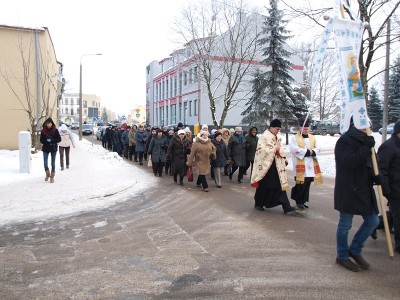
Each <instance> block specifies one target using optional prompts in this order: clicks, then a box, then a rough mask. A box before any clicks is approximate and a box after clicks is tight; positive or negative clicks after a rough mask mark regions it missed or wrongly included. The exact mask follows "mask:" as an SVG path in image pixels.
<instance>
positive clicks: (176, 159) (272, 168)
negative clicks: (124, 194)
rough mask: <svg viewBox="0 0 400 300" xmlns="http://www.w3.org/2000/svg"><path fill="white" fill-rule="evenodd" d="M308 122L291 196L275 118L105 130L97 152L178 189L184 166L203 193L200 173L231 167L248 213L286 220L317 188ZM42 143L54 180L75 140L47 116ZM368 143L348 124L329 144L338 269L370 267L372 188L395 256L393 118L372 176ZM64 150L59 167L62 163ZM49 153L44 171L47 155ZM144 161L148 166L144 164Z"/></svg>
mask: <svg viewBox="0 0 400 300" xmlns="http://www.w3.org/2000/svg"><path fill="white" fill-rule="evenodd" d="M309 125H310V122H309V120H307V119H303V120H300V121H299V131H298V133H297V134H295V135H293V136H292V137H291V139H290V153H291V156H292V164H293V176H294V182H295V185H294V186H293V187H292V188H291V191H290V198H291V199H293V200H294V201H295V202H296V206H291V204H290V202H289V198H288V195H287V190H289V180H288V175H287V172H286V166H287V165H288V159H287V157H286V154H285V151H284V149H283V146H282V141H281V139H280V137H279V135H278V133H279V132H280V129H281V121H280V120H278V119H274V120H272V121H271V122H270V125H269V127H268V129H267V130H265V131H264V132H263V133H262V134H260V135H258V130H257V128H256V127H252V128H250V129H249V131H248V133H244V132H243V129H242V128H241V127H236V128H234V129H226V128H224V129H222V130H215V129H214V130H212V131H211V132H209V130H208V126H207V125H203V127H202V128H201V130H200V132H199V133H198V134H197V135H196V136H193V134H192V132H191V131H190V129H189V128H184V126H183V124H182V123H179V124H178V126H177V128H175V130H169V129H168V128H166V127H163V128H156V127H151V126H147V127H146V128H145V127H144V126H143V125H139V126H136V125H133V126H132V127H131V126H122V127H120V128H118V127H116V126H115V127H111V128H107V129H106V130H105V131H104V132H103V133H102V137H101V138H102V144H103V147H104V148H106V149H109V150H111V151H115V152H118V154H119V155H121V156H123V157H125V158H126V159H129V160H130V161H134V162H138V163H139V164H140V165H143V162H144V161H147V163H148V164H150V165H151V166H152V171H153V173H154V175H155V176H159V177H162V176H163V174H164V173H165V174H166V175H170V176H173V181H174V182H175V183H177V184H180V185H183V184H184V183H183V180H184V177H185V176H186V175H187V172H188V169H190V168H193V167H195V170H196V173H197V175H198V176H197V180H196V185H197V186H198V187H202V189H203V191H204V192H208V191H209V186H208V182H207V175H209V174H211V178H212V179H213V180H214V181H215V184H216V186H217V187H218V188H221V187H222V180H221V176H222V175H226V176H228V177H229V179H230V180H232V179H233V175H234V173H235V172H236V171H237V170H238V175H237V182H238V183H239V184H240V183H243V176H244V175H245V174H247V172H250V178H251V180H250V184H251V186H253V187H255V188H256V190H255V195H254V199H255V205H254V207H255V209H257V210H259V211H264V210H265V208H272V207H276V206H282V209H283V212H284V214H286V215H296V214H302V213H303V212H304V211H305V210H306V209H307V208H308V207H309V198H310V197H309V196H310V187H311V183H312V182H314V183H315V184H322V183H323V178H322V174H321V169H320V166H319V163H318V155H319V153H320V148H319V145H317V141H316V139H315V137H314V136H313V135H312V134H311V133H310V132H309ZM40 142H41V143H42V144H43V147H42V151H43V158H44V169H45V173H46V177H45V180H46V181H48V179H49V178H50V182H54V176H55V157H56V152H57V148H59V150H60V165H61V170H63V169H64V166H66V168H67V169H68V168H69V148H70V145H71V144H72V145H73V146H74V141H73V137H72V134H71V133H70V131H69V130H68V129H67V128H66V126H65V125H62V126H61V127H60V130H57V128H56V126H55V124H54V122H53V121H52V120H51V119H50V118H49V119H47V120H46V121H45V122H44V124H43V130H42V132H41V136H40ZM374 146H375V140H374V138H373V137H372V136H371V135H368V134H367V131H366V130H364V129H357V128H356V127H355V126H354V124H353V122H352V121H351V122H350V128H349V129H348V131H346V133H344V134H343V135H342V136H341V137H340V138H339V139H338V141H337V143H336V146H335V163H336V177H335V180H336V182H335V188H334V208H335V209H336V210H338V211H339V221H338V226H337V232H336V249H337V257H336V262H337V264H339V265H341V266H343V267H345V268H347V269H349V270H351V271H354V272H358V271H360V269H369V263H368V262H367V261H366V260H365V259H364V257H363V256H362V255H361V252H362V249H363V247H364V243H365V241H366V240H367V239H368V237H369V236H371V234H373V232H374V230H375V229H376V228H377V226H378V223H379V217H378V213H379V211H378V206H377V199H376V196H375V191H374V188H373V186H374V185H381V186H382V189H383V193H384V195H385V196H386V198H387V199H388V205H389V213H390V214H391V216H392V220H393V231H394V239H395V251H396V252H397V253H400V121H398V122H397V123H396V124H395V126H394V132H393V134H392V136H391V138H390V139H388V140H387V141H386V142H384V143H383V144H382V145H381V146H380V147H379V149H378V152H377V158H378V162H379V164H378V165H379V174H378V175H376V174H375V173H376V172H374V170H373V164H372V156H373V155H375V152H374V151H373V148H374ZM64 153H65V156H66V165H64ZM49 155H50V156H51V172H50V169H49V166H48V157H49ZM150 162H151V163H150ZM354 215H361V216H362V218H363V223H362V225H361V226H360V227H359V229H358V230H357V232H356V234H355V235H354V237H353V239H352V241H351V243H350V244H349V243H348V236H349V231H350V229H351V227H352V220H353V217H354Z"/></svg>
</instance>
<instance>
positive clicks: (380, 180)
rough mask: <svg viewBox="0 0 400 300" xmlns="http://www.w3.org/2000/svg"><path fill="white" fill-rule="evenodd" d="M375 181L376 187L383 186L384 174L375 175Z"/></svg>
mask: <svg viewBox="0 0 400 300" xmlns="http://www.w3.org/2000/svg"><path fill="white" fill-rule="evenodd" d="M373 179H374V184H375V185H382V183H383V175H382V174H378V175H375V176H374V177H373Z"/></svg>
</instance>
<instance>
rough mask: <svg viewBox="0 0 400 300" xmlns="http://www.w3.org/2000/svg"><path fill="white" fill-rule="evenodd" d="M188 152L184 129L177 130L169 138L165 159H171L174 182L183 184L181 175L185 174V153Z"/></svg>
mask: <svg viewBox="0 0 400 300" xmlns="http://www.w3.org/2000/svg"><path fill="white" fill-rule="evenodd" d="M189 153H190V148H189V142H188V140H187V139H186V135H185V131H184V130H179V131H178V133H177V134H175V135H174V137H173V138H172V139H171V142H170V143H169V146H168V150H167V159H168V160H171V168H172V173H173V174H174V182H175V183H177V182H178V178H177V177H178V174H179V184H180V185H183V177H184V176H185V174H186V161H187V155H188V154H189Z"/></svg>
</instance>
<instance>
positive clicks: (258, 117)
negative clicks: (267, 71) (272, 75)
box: [242, 69, 268, 132]
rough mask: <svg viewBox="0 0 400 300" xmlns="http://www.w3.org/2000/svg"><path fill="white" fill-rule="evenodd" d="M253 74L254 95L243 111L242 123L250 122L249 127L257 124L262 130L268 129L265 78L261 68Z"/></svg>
mask: <svg viewBox="0 0 400 300" xmlns="http://www.w3.org/2000/svg"><path fill="white" fill-rule="evenodd" d="M253 76H254V79H253V80H252V81H251V83H252V86H253V87H252V92H253V95H252V96H251V98H250V99H249V101H248V102H247V103H246V107H247V108H246V109H245V110H244V111H243V112H242V116H245V117H243V119H242V123H243V124H248V125H249V127H252V126H255V127H257V128H258V130H259V131H260V132H261V131H263V130H265V129H266V122H265V120H267V119H268V110H267V109H266V107H265V106H266V105H265V101H264V94H265V85H264V80H265V79H264V75H263V73H262V72H261V71H260V70H259V69H257V70H256V71H255V73H254V75H253Z"/></svg>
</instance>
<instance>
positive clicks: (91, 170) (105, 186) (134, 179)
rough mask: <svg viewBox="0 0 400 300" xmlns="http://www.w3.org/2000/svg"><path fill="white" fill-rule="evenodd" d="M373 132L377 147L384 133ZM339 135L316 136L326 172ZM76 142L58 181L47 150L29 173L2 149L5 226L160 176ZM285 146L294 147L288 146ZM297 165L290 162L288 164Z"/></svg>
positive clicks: (88, 204)
mask: <svg viewBox="0 0 400 300" xmlns="http://www.w3.org/2000/svg"><path fill="white" fill-rule="evenodd" d="M373 135H374V137H375V140H376V147H375V148H376V149H377V148H378V147H379V145H380V143H381V136H380V135H379V134H377V133H374V134H373ZM94 138H95V137H94ZM338 138H339V136H333V137H331V136H316V139H317V144H318V145H319V147H320V148H321V154H320V155H319V157H318V160H319V164H320V166H321V170H322V172H323V175H324V176H331V177H334V176H335V160H334V155H333V149H334V147H335V144H336V141H337V140H338ZM76 140H77V139H76ZM283 141H285V139H283ZM76 144H77V147H76V148H71V153H70V169H68V170H64V171H61V170H60V162H59V154H57V158H56V176H55V183H54V184H51V183H49V182H45V181H44V177H45V172H44V168H43V154H42V152H38V153H36V154H33V155H32V157H31V162H32V167H31V172H30V173H29V174H26V173H20V170H19V151H18V150H17V151H8V150H0V226H1V225H5V224H11V223H15V222H23V221H30V220H43V219H48V218H51V217H58V216H62V215H73V214H77V213H79V212H83V211H93V210H97V209H102V208H106V207H109V206H112V205H114V204H115V203H117V202H121V201H126V200H128V199H130V198H131V197H132V196H134V195H137V194H138V193H140V192H142V191H144V190H145V189H146V188H147V187H151V186H154V185H155V184H157V182H158V181H159V180H160V179H159V178H156V177H154V176H153V175H152V172H150V171H149V170H143V168H139V167H137V166H136V165H132V164H129V163H127V162H126V161H125V160H124V159H122V158H121V157H119V156H118V155H117V154H116V153H115V152H114V153H113V152H109V151H107V150H105V149H103V148H102V147H101V146H99V145H96V144H93V143H91V142H90V141H87V140H85V139H83V140H82V141H78V142H77V143H76ZM285 148H286V152H289V150H288V146H286V145H285ZM49 161H50V160H49ZM291 166H292V164H291V163H289V165H288V169H291V168H292V167H291ZM99 226H101V225H99Z"/></svg>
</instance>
